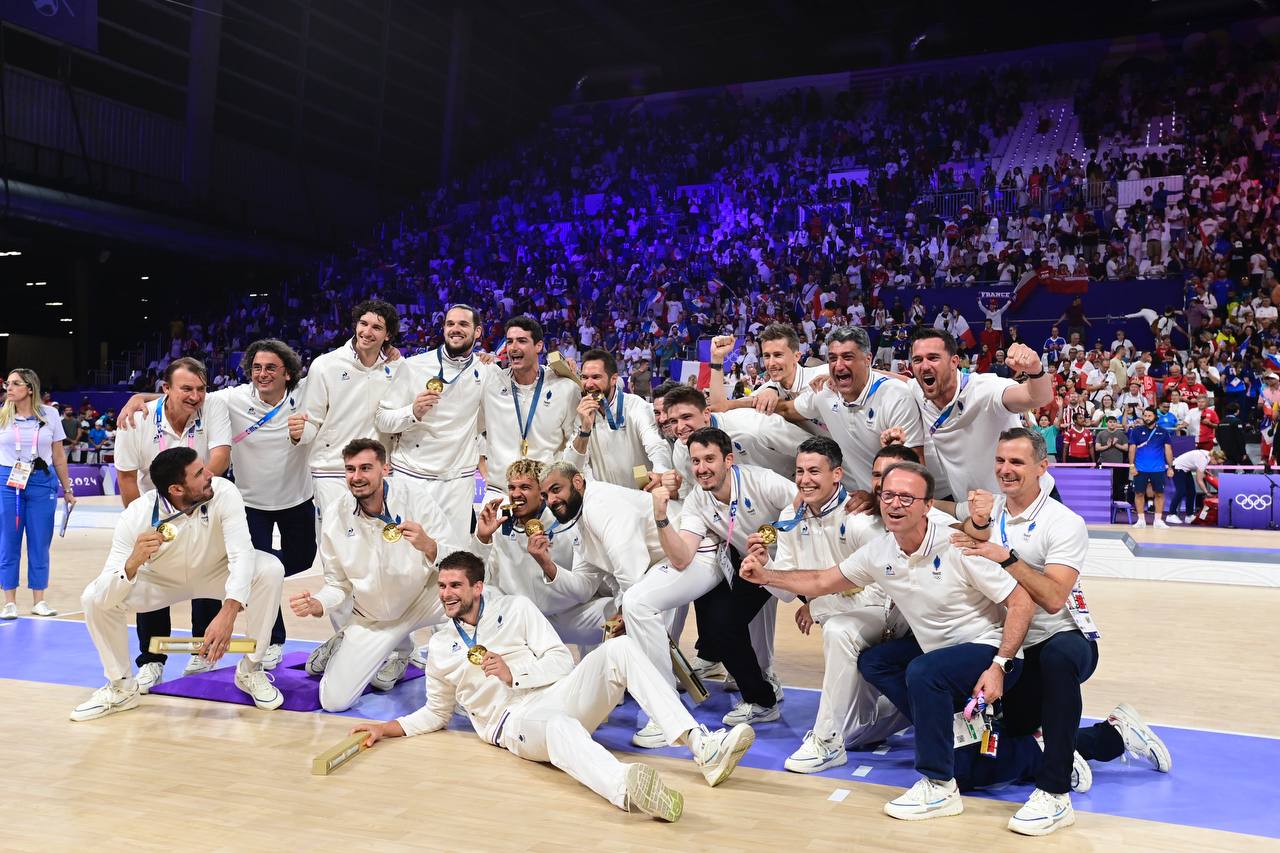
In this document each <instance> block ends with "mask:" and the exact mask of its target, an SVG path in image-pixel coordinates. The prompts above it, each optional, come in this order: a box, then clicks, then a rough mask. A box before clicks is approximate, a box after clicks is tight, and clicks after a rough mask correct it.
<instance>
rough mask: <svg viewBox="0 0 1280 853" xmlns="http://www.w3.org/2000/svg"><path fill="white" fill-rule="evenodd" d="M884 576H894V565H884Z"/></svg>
mask: <svg viewBox="0 0 1280 853" xmlns="http://www.w3.org/2000/svg"><path fill="white" fill-rule="evenodd" d="M884 576H885V577H887V578H891V577H893V566H885V567H884Z"/></svg>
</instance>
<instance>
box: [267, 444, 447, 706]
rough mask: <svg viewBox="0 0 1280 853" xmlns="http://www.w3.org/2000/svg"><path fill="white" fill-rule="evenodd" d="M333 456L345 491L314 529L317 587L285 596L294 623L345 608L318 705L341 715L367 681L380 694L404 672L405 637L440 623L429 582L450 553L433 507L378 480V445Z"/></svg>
mask: <svg viewBox="0 0 1280 853" xmlns="http://www.w3.org/2000/svg"><path fill="white" fill-rule="evenodd" d="M342 458H343V461H344V463H345V465H346V474H347V488H348V493H347V494H346V495H344V496H343V497H342V498H339V499H338V500H337V501H335V502H334V503H332V504H330V507H331V511H330V512H328V513H326V516H325V519H324V522H323V524H322V525H321V528H320V547H319V563H320V568H321V570H322V571H323V572H324V586H323V587H321V588H320V590H319V591H318V592H316V593H315V594H314V595H312V594H311V593H309V592H300V593H298V594H297V595H295V596H292V597H291V598H290V599H289V606H290V607H291V608H292V609H293V612H294V615H296V616H315V617H319V616H323V615H324V614H325V613H326V612H328V611H331V610H335V609H338V608H340V607H342V605H344V604H345V605H347V607H345V608H343V609H344V610H346V611H347V612H350V613H351V616H350V621H349V622H347V624H346V625H345V627H344V628H343V630H342V631H341V632H340V633H339V634H337V635H335V637H334V638H333V639H331V640H329V642H328V643H326V644H325V645H326V646H328V647H329V651H328V655H327V657H326V659H325V661H324V666H323V669H322V670H320V671H322V672H323V673H324V675H323V677H322V678H321V680H320V705H321V706H322V707H323V708H324V709H325V710H326V711H345V710H346V709H347V708H350V707H351V706H352V705H353V704H354V703H355V701H356V700H357V699H358V698H360V694H361V693H363V692H364V689H365V687H367V686H368V685H369V683H370V682H371V681H372V683H373V686H374V689H376V690H381V691H387V690H390V689H391V688H392V687H394V686H395V685H396V682H397V681H399V680H400V677H401V676H403V675H404V671H405V667H406V666H407V665H408V663H409V654H410V653H411V652H412V650H413V647H412V644H411V642H410V634H412V633H413V632H414V631H416V630H418V629H419V628H425V627H427V626H430V625H438V624H440V623H441V622H444V621H445V619H444V614H443V612H442V611H441V609H440V601H439V598H438V597H437V595H436V591H435V589H434V587H433V585H432V581H433V580H434V576H435V567H436V559H437V557H438V556H439V552H440V550H441V549H442V548H451V547H452V545H451V544H449V542H448V539H447V535H448V534H447V531H448V526H449V525H448V522H447V521H446V520H445V517H444V513H443V512H442V511H441V510H440V507H438V506H436V503H435V502H434V501H433V500H431V498H429V497H427V496H426V495H425V494H423V493H421V492H419V491H416V490H414V489H412V488H411V487H409V486H408V485H406V484H405V483H404V482H403V481H402V480H401V479H400V478H398V477H397V478H389V479H388V478H386V475H387V474H388V473H389V469H388V466H387V455H386V450H385V449H384V448H383V446H382V445H381V444H380V443H379V442H378V441H376V440H374V439H370V438H358V439H355V440H354V441H352V442H350V443H349V444H348V445H347V446H346V447H344V448H343V449H342ZM433 533H434V534H436V536H438V537H439V539H437V538H434V537H433V536H432V534H433ZM384 661H385V662H384ZM315 662H316V656H315V655H314V654H313V655H312V657H311V659H310V660H308V661H307V671H308V672H309V673H311V674H312V675H316V674H319V673H318V672H317V670H318V669H319V668H318V667H317V666H315Z"/></svg>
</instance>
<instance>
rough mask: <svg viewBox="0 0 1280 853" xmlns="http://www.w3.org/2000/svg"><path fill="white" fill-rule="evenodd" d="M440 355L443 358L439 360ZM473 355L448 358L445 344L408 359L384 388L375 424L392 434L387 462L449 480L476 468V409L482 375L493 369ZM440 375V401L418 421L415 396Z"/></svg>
mask: <svg viewBox="0 0 1280 853" xmlns="http://www.w3.org/2000/svg"><path fill="white" fill-rule="evenodd" d="M442 360H443V361H442ZM497 372H498V369H497V368H496V367H494V366H493V365H489V364H483V363H482V362H481V361H480V360H479V359H477V358H475V356H474V355H472V356H468V357H467V358H462V359H454V358H450V357H449V355H448V354H447V353H445V352H444V350H443V348H439V347H438V348H436V349H434V350H431V351H430V352H424V353H420V354H418V355H415V356H413V357H412V358H410V359H407V360H406V361H405V363H404V365H403V366H402V367H401V368H400V370H399V372H398V374H397V375H396V379H395V381H394V382H392V383H391V387H390V388H389V389H387V392H386V394H385V396H383V398H382V401H381V403H379V404H378V412H377V415H376V416H375V417H374V423H375V425H376V426H377V428H378V430H379V431H380V432H383V433H386V434H387V435H389V436H394V437H395V438H394V439H393V441H392V446H391V451H390V457H389V461H390V462H391V467H392V468H394V469H395V470H396V471H397V472H401V473H406V474H409V475H410V476H414V477H419V478H427V479H433V480H453V479H456V478H458V477H466V476H470V475H472V474H474V473H475V470H476V467H477V466H478V465H479V464H480V429H481V427H480V423H481V419H480V411H481V407H482V404H483V402H484V380H485V376H487V375H488V374H489V373H497ZM436 377H439V378H440V379H441V380H443V381H444V382H445V383H446V384H445V388H444V391H443V392H441V394H440V400H439V401H438V402H437V403H436V405H435V406H433V407H432V409H431V410H430V411H429V412H427V413H426V414H425V415H423V418H422V420H418V419H417V418H416V417H414V414H413V401H414V399H415V398H416V397H417V396H418V395H419V394H421V393H422V392H423V391H424V390H426V387H427V380H429V379H433V378H436Z"/></svg>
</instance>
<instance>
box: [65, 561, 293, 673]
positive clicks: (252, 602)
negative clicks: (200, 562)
mask: <svg viewBox="0 0 1280 853" xmlns="http://www.w3.org/2000/svg"><path fill="white" fill-rule="evenodd" d="M254 557H255V559H254V563H253V580H252V581H251V582H250V584H249V600H248V601H247V602H244V604H245V608H244V614H243V622H242V625H243V627H244V631H245V634H246V635H247V636H249V637H252V638H253V639H255V640H257V641H258V648H257V651H255V652H253V654H250V655H246V656H245V657H247V658H248V659H249V660H250V661H251V662H253V663H255V664H258V663H261V662H262V656H263V655H264V654H266V651H267V644H268V642H269V641H270V639H271V627H272V625H274V624H275V621H276V613H277V612H278V611H279V610H280V590H281V587H282V586H283V585H284V565H283V564H281V562H280V560H278V559H277V558H276V557H275V555H273V554H268V553H266V552H265V551H255V552H254ZM226 587H227V567H226V564H225V563H223V564H222V565H220V566H214V567H211V568H209V569H207V570H201V569H200V568H199V567H191V568H190V569H189V570H188V572H187V575H186V577H173V576H170V575H167V574H163V573H159V572H149V571H146V570H145V567H144V569H140V570H139V571H138V574H137V575H135V576H134V579H133V583H129V582H128V581H125V580H122V579H121V578H120V577H119V576H118V575H107V574H101V575H98V577H96V578H94V579H93V580H92V581H90V583H89V585H88V586H86V587H85V588H84V593H83V594H82V595H81V596H80V606H81V607H82V608H84V623H85V626H86V627H87V628H88V629H89V636H90V638H92V640H93V644H94V646H96V647H97V649H98V656H99V657H100V658H101V659H102V672H103V674H104V675H106V677H107V679H108V680H110V681H116V680H118V679H121V678H127V677H128V676H130V675H132V674H133V659H132V656H131V655H130V654H129V626H128V624H127V618H128V615H129V614H130V613H147V612H149V611H152V610H159V609H160V608H162V607H168V606H170V605H172V604H177V603H178V602H180V601H189V600H191V599H193V598H215V599H218V600H219V601H221V600H222V599H224V598H225V597H226Z"/></svg>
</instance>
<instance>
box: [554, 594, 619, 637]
mask: <svg viewBox="0 0 1280 853" xmlns="http://www.w3.org/2000/svg"><path fill="white" fill-rule="evenodd" d="M617 613H618V607H617V604H616V602H615V600H614V598H613V597H612V596H600V597H599V598H593V599H591V600H590V601H584V602H582V603H581V604H575V605H574V606H573V607H570V608H569V609H568V610H562V611H560V612H559V613H547V614H545V615H546V617H547V621H548V622H550V623H551V627H553V628H555V629H556V633H557V634H559V635H560V640H561V642H563V643H564V644H565V645H566V646H588V647H594V646H598V645H600V640H601V638H602V637H603V636H604V631H603V630H602V629H603V628H604V623H605V622H606V621H608V620H609V619H612V618H613V617H614V616H616V615H617Z"/></svg>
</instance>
